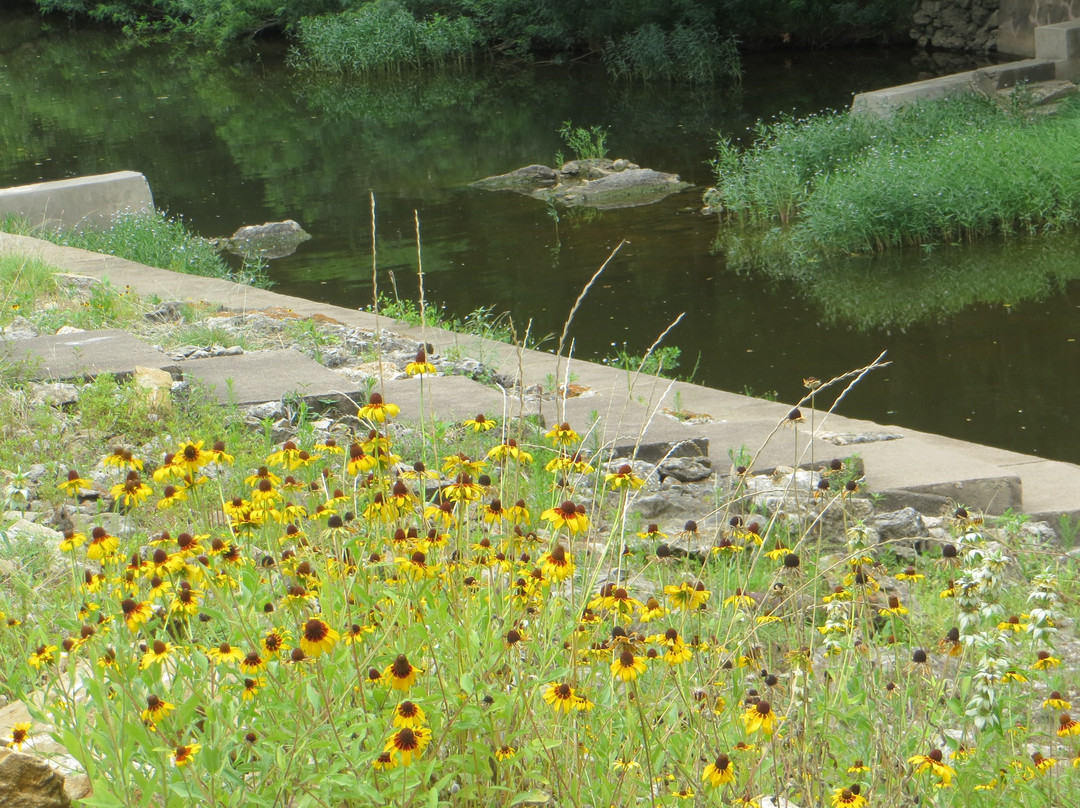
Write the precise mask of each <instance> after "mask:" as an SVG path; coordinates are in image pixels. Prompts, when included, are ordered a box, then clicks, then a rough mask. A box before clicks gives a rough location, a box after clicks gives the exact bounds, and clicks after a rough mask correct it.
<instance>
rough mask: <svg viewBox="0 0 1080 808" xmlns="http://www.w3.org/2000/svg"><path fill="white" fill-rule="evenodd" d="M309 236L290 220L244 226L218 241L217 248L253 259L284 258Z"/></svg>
mask: <svg viewBox="0 0 1080 808" xmlns="http://www.w3.org/2000/svg"><path fill="white" fill-rule="evenodd" d="M310 238H311V236H310V234H308V233H307V232H306V231H305V230H304V228H302V227H301V226H300V225H298V224H297V223H296V222H294V221H293V220H292V219H286V220H285V221H283V222H266V223H265V224H251V225H245V226H244V227H241V228H240V229H239V230H237V231H236V232H235V233H233V234H232V236H230V237H229V238H223V239H218V241H217V244H218V246H219V247H223V248H225V249H228V250H230V251H231V252H234V253H236V254H237V255H243V256H245V257H255V258H284V257H285V256H286V255H292V254H293V253H294V252H296V248H297V247H298V246H299V245H300V244H302V243H303V242H305V241H307V240H308V239H310Z"/></svg>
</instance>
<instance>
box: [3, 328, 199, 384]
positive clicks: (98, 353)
mask: <svg viewBox="0 0 1080 808" xmlns="http://www.w3.org/2000/svg"><path fill="white" fill-rule="evenodd" d="M0 356H3V358H4V360H5V361H12V362H26V373H27V374H28V376H27V377H28V378H31V379H38V380H52V381H61V380H65V379H92V378H94V377H95V376H98V375H100V374H102V373H112V374H114V375H116V376H117V378H120V379H124V378H127V377H130V376H131V375H132V374H133V373H134V372H135V368H136V367H145V368H157V369H160V370H164V371H167V372H168V373H170V374H172V375H174V376H179V372H180V369H179V366H178V364H177V362H176V361H175V360H173V359H170V358H169V357H167V356H166V355H165V354H163V353H162V352H161V351H159V350H158V349H157V348H154V347H153V346H151V345H147V344H146V343H145V342H143V341H142V340H140V339H136V338H135V337H133V336H131V335H130V334H128V333H127V332H125V331H120V330H118V329H106V330H101V331H80V332H79V333H76V334H62V335H54V336H46V337H33V338H31V339H20V340H7V341H0Z"/></svg>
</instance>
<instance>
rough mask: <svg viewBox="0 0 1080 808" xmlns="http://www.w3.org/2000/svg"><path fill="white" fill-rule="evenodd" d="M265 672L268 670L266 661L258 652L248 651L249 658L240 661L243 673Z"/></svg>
mask: <svg viewBox="0 0 1080 808" xmlns="http://www.w3.org/2000/svg"><path fill="white" fill-rule="evenodd" d="M264 670H266V660H264V659H263V658H262V656H261V655H260V654H259V652H258V651H248V652H247V656H245V657H244V658H243V659H242V660H241V661H240V671H241V673H247V674H254V673H261V672H262V671H264Z"/></svg>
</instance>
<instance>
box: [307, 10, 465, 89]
mask: <svg viewBox="0 0 1080 808" xmlns="http://www.w3.org/2000/svg"><path fill="white" fill-rule="evenodd" d="M296 34H297V40H298V45H297V47H296V48H294V49H293V50H292V52H291V53H290V55H289V61H290V63H291V64H292V65H293V66H294V67H298V68H301V69H305V70H313V71H326V72H332V73H346V74H358V75H386V74H393V73H400V72H401V71H402V70H408V69H414V68H420V67H425V66H431V65H434V66H440V67H447V66H460V65H463V64H465V63H466V62H468V61H469V60H470V59H471V58H472V56H473V53H474V51H475V50H476V48H477V47H478V46H479V44H480V41H481V35H480V32H479V31H478V30H477V28H476V27H475V26H474V25H473V23H472V22H471V20H470V19H469V18H468V17H463V16H461V17H454V18H448V17H444V16H442V15H441V14H433V15H432V16H431V17H427V18H424V19H417V18H416V17H414V16H413V14H412V12H410V11H409V9H407V8H406V7H405V6H404V5H402V4H401V3H399V2H397V0H376V2H374V3H368V4H366V5H364V6H362V7H360V8H359V9H358V10H356V11H354V12H349V13H343V14H331V15H325V16H320V17H307V18H305V19H302V20H300V22H299V24H298V25H297V31H296Z"/></svg>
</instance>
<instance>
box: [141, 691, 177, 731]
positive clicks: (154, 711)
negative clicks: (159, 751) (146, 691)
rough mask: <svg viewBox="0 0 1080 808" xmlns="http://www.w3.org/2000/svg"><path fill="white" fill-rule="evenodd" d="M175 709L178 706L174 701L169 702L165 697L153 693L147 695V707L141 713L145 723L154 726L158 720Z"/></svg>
mask: <svg viewBox="0 0 1080 808" xmlns="http://www.w3.org/2000/svg"><path fill="white" fill-rule="evenodd" d="M175 709H176V708H175V706H174V705H173V704H172V703H170V702H167V701H165V700H164V699H162V698H160V697H158V696H155V695H154V694H152V693H151V694H150V695H149V696H147V697H146V709H145V710H143V711H142V712H141V713H140V714H139V715H140V717H141V718H142V720H143V723H144V724H147V725H149V726H154V725H156V724H157V722H158V721H160V720H161V719H163V718H164V717H165V716H167V715H168V714H169V713H171V712H172V711H173V710H175Z"/></svg>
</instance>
